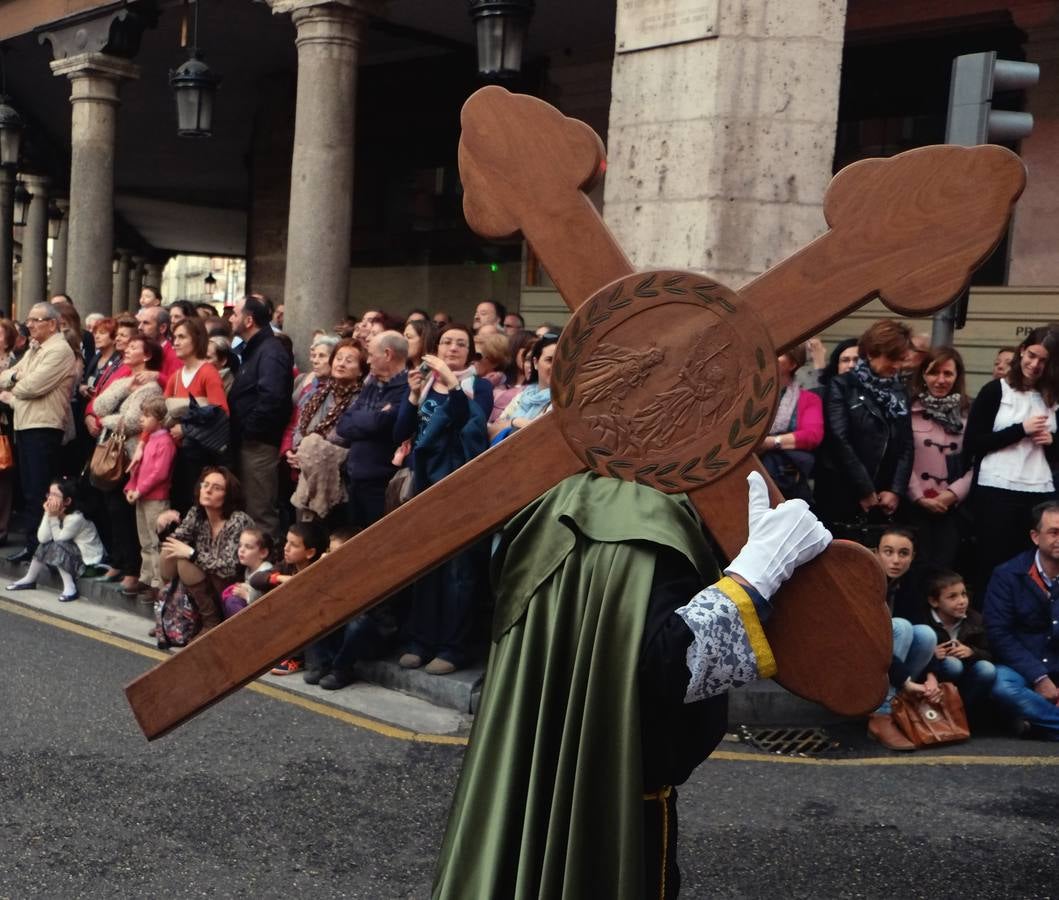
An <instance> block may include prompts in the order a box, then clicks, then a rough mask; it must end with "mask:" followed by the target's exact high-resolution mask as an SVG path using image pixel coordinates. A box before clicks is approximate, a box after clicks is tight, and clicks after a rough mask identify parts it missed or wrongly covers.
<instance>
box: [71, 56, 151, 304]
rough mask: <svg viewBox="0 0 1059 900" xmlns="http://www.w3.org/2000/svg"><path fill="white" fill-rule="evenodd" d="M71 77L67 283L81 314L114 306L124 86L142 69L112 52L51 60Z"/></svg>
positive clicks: (137, 75)
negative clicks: (117, 157)
mask: <svg viewBox="0 0 1059 900" xmlns="http://www.w3.org/2000/svg"><path fill="white" fill-rule="evenodd" d="M51 70H52V72H53V73H54V74H56V75H65V76H66V77H68V78H69V79H70V82H71V92H70V102H71V104H73V120H72V128H71V144H72V151H71V164H70V214H69V216H70V237H69V245H68V250H67V282H68V284H69V285H70V286H71V287H72V288H73V290H74V291H75V292H76V296H75V297H74V300H75V302H76V303H77V307H78V310H79V311H80V312H81V315H82V316H84V315H87V314H88V313H92V312H100V313H108V312H110V309H111V298H112V293H113V291H112V285H111V260H112V258H113V257H112V253H113V248H114V139H115V132H116V127H117V110H118V102H119V101H118V88H119V85H120V84H121V80H122V79H123V78H138V77H139V72H140V70H139V67H138V66H136V65H133V64H132V63H130V62H128V61H126V60H124V59H119V58H118V57H115V56H110V55H108V54H106V53H81V54H78V55H76V56H68V57H66V58H65V59H58V60H56V61H55V62H53V63H52V64H51Z"/></svg>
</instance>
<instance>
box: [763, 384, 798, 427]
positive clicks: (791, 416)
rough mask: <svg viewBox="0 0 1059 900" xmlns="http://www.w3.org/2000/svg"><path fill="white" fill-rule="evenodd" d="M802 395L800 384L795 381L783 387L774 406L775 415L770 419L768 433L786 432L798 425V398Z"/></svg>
mask: <svg viewBox="0 0 1059 900" xmlns="http://www.w3.org/2000/svg"><path fill="white" fill-rule="evenodd" d="M801 395H802V389H801V386H800V385H799V384H798V382H797V381H793V380H792V381H791V383H790V384H789V385H788V386H787V387H785V388H784V389H783V393H781V394H780V402H779V405H778V406H777V407H776V417H775V418H774V419H773V420H772V427H771V428H770V429H769V434H788V433H789V432H792V431H794V430H795V428H797V427H798V399H799V398H800V397H801Z"/></svg>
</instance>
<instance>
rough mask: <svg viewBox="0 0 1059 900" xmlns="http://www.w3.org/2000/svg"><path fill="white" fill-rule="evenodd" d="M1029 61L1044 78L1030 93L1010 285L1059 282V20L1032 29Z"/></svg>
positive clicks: (1020, 150)
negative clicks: (1028, 131) (1058, 232)
mask: <svg viewBox="0 0 1059 900" xmlns="http://www.w3.org/2000/svg"><path fill="white" fill-rule="evenodd" d="M1027 33H1028V37H1029V40H1028V41H1027V43H1026V61H1027V62H1035V63H1037V64H1038V65H1039V66H1040V67H1041V78H1040V81H1039V82H1038V83H1037V84H1036V85H1035V86H1034V87H1032V88H1030V89H1029V91H1028V92H1027V94H1026V107H1025V108H1026V112H1030V113H1033V132H1032V133H1031V134H1030V136H1029V137H1027V138H1026V139H1025V140H1023V141H1022V143H1021V145H1020V146H1019V154H1020V155H1021V156H1022V159H1023V160H1024V161H1025V163H1026V168H1027V170H1028V172H1029V177H1028V178H1027V181H1026V191H1025V193H1023V195H1022V197H1020V198H1019V202H1018V203H1017V204H1016V206H1015V220H1014V223H1013V225H1012V227H1011V244H1010V247H1009V249H1008V255H1009V259H1010V260H1011V264H1010V266H1009V268H1008V284H1010V285H1019V286H1029V285H1041V286H1053V287H1056V286H1059V252H1056V250H1057V248H1056V240H1055V223H1056V222H1057V221H1059V156H1057V155H1056V152H1055V148H1056V145H1057V144H1059V23H1054V22H1053V23H1052V24H1050V25H1048V26H1045V27H1039V28H1035V29H1032V30H1030V29H1027Z"/></svg>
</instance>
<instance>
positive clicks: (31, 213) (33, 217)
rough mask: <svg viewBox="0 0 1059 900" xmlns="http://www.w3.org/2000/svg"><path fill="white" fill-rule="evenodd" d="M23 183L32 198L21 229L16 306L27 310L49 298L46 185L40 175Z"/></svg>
mask: <svg viewBox="0 0 1059 900" xmlns="http://www.w3.org/2000/svg"><path fill="white" fill-rule="evenodd" d="M22 183H23V184H25V186H26V190H27V191H29V193H30V195H31V199H30V201H29V210H28V212H27V214H26V227H25V228H23V229H22V280H21V282H20V283H19V286H18V291H19V293H18V307H19V309H23V310H28V309H29V308H30V307H31V306H33V304H35V303H41V302H43V301H45V300H47V299H48V186H49V185H50V184H51V179H49V178H46V177H44V176H42V175H25V174H24V175H23V176H22Z"/></svg>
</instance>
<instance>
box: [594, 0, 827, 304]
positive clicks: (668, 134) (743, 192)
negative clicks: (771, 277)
mask: <svg viewBox="0 0 1059 900" xmlns="http://www.w3.org/2000/svg"><path fill="white" fill-rule="evenodd" d="M647 5H648V4H641V5H640V6H647ZM649 5H650V10H649V12H650V13H651V14H652V15H651V16H646V15H645V14H644V13H642V12H641V13H637V12H636V11H635V9H634V8H635V7H637V4H620V5H619V19H618V28H617V52H616V53H615V56H614V70H613V80H612V83H611V105H610V124H609V132H608V135H607V144H608V151H609V159H608V166H607V176H606V186H605V192H604V217H605V219H606V221H607V223H608V224H609V225H610V227H611V228H612V229H613V231H614V232H615V234H616V236H617V238H618V240H619V242H620V243H621V246H622V247H623V248H624V249H625V252H626V253H628V254H629V256H630V257H631V258H632V260H633V262H634V264H635V265H636V266H637V267H640V268H648V267H666V268H689V269H698V270H701V271H704V272H707V273H708V274H709V275H710V276H712V277H715V278H716V279H718V280H719V281H721V282H722V283H724V284H726V285H727V286H729V287H731V288H739V287H740V286H741V285H743V284H744V283H746V282H747V281H749V280H750V279H752V278H754V277H755V276H757V275H759V274H761V272H763V271H764V270H765V269H767V268H768V267H769V266H771V265H773V264H774V263H777V262H779V261H780V260H781V259H783V258H784V257H786V256H787V255H789V254H790V253H791V252H793V251H794V250H796V249H798V248H799V247H801V246H802V245H803V244H806V243H808V242H809V241H810V240H811V239H812V238H814V237H816V236H818V235H819V234H822V233H823V232H824V231H825V230H826V227H827V226H826V224H825V222H824V217H823V214H822V211H821V204H822V199H823V194H824V191H825V189H826V187H827V185H828V182H829V181H830V178H831V168H832V162H833V156H834V148H835V132H836V128H837V122H838V89H839V75H840V69H841V62H842V43H843V35H844V28H845V15H846V2H845V0H806V2H802V3H760V2H755V0H724V2H721V3H719V4H718V3H715V2H710V0H700V2H698V3H690V2H682V3H678V2H677V0H661V2H660V3H652V4H649ZM622 7H624V9H623V8H622ZM669 7H673V9H674V10H676V9H677V7H679V8H680V10H681V11H683V12H685V13H686V12H688V9H689V7H695V11H696V12H697V13H701V14H702V16H701V17H698V18H694V19H693V18H692V17H690V16H684V17H683V19H682V20H680V21H682V22H684V23H687V22H691V21H694V23H695V24H694V25H693V26H692V30H691V32H690V33H688V32H683V31H681V29H682V28H684V27H685V26H682V25H678V26H674V27H673V28H669V27H668V26H667V25H665V24H661V25H659V24H657V23H658V22H659V21H662V22H665V21H666V11H667V10H668V9H669ZM630 10H631V11H630ZM656 13H657V15H655V14H656ZM673 21H677V18H676V17H673ZM678 40H680V41H684V42H683V43H675V42H674V41H678ZM633 48H635V49H633Z"/></svg>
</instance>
